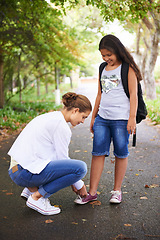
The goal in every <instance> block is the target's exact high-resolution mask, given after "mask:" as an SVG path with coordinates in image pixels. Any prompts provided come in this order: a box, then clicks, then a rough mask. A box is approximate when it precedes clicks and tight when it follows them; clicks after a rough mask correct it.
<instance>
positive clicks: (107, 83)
mask: <svg viewBox="0 0 160 240" xmlns="http://www.w3.org/2000/svg"><path fill="white" fill-rule="evenodd" d="M101 83H102V88H103V91H104V92H105V93H108V92H109V91H110V90H111V89H113V88H116V87H117V86H118V85H119V84H120V78H119V77H118V76H117V75H111V76H106V75H103V76H102V78H101Z"/></svg>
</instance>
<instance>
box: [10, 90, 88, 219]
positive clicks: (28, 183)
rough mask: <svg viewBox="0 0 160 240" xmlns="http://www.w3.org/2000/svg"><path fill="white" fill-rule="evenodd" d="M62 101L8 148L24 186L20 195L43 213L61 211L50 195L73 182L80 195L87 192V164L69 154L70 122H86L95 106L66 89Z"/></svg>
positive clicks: (14, 170)
mask: <svg viewBox="0 0 160 240" xmlns="http://www.w3.org/2000/svg"><path fill="white" fill-rule="evenodd" d="M62 101H63V104H64V108H63V110H62V111H56V112H50V113H46V114H42V115H40V116H38V117H36V118H34V119H33V120H32V121H31V122H30V123H29V124H28V125H27V126H26V127H25V128H24V130H23V131H22V132H21V134H20V135H19V136H18V138H17V139H16V141H15V142H14V144H13V146H12V147H11V149H10V151H9V152H8V154H9V155H10V156H11V164H10V168H9V175H10V177H11V179H12V180H13V181H14V182H15V183H16V184H17V185H19V186H22V187H25V188H24V190H23V192H22V193H21V197H23V198H26V199H27V202H26V204H27V206H28V207H29V208H32V209H34V210H36V211H38V212H39V213H41V214H43V215H53V214H58V213H59V212H60V208H59V207H54V206H51V204H50V202H49V199H48V197H50V196H51V195H52V194H54V193H55V192H57V191H59V190H60V189H62V188H65V187H67V186H70V185H73V186H72V188H73V191H74V192H76V193H77V194H79V195H80V196H81V197H84V196H86V195H87V192H86V187H85V185H84V183H83V181H82V180H81V179H82V178H83V177H84V176H85V175H86V173H87V166H86V164H85V163H84V162H83V161H80V160H73V159H70V158H69V156H68V146H69V143H70V139H71V130H70V127H69V126H68V123H71V125H72V126H76V125H78V124H80V123H83V122H84V120H85V119H86V118H87V117H88V115H89V114H90V112H91V110H92V106H91V103H90V101H89V100H88V98H87V97H85V96H83V95H79V94H78V95H77V94H76V93H66V94H65V95H64V96H63V97H62Z"/></svg>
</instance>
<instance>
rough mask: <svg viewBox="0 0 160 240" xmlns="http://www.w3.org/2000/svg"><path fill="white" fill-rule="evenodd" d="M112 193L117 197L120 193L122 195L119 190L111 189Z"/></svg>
mask: <svg viewBox="0 0 160 240" xmlns="http://www.w3.org/2000/svg"><path fill="white" fill-rule="evenodd" d="M111 194H114V195H115V197H119V195H120V192H119V191H114V190H113V191H111Z"/></svg>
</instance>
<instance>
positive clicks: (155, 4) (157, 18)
mask: <svg viewBox="0 0 160 240" xmlns="http://www.w3.org/2000/svg"><path fill="white" fill-rule="evenodd" d="M81 2H83V3H84V2H85V3H86V5H93V6H96V7H97V8H99V9H100V12H101V15H102V16H103V18H104V20H105V21H106V22H109V21H113V20H114V19H118V20H119V21H120V22H122V23H125V22H126V21H127V22H128V21H130V22H131V23H134V24H138V23H140V24H141V25H142V27H141V29H143V31H144V32H146V31H148V34H147V35H149V37H148V39H149V41H146V39H145V37H146V36H144V38H143V41H144V43H145V46H146V48H145V50H146V51H147V55H146V56H147V59H146V58H145V59H146V62H143V64H145V66H144V68H145V71H143V74H144V80H145V83H146V94H147V97H148V98H151V99H154V98H155V97H156V96H155V79H154V67H155V63H156V60H157V56H158V44H159V42H160V14H159V13H160V1H159V0H141V1H139V0H133V1H130V0H119V1H115V0H102V1H99V0H86V1H81V0H75V1H74V2H73V1H71V0H68V1H67V0H55V1H54V3H55V4H56V5H60V6H61V7H62V8H63V9H65V4H66V3H69V4H70V5H71V6H74V5H77V4H79V3H81ZM144 26H145V27H144ZM151 89H152V91H151Z"/></svg>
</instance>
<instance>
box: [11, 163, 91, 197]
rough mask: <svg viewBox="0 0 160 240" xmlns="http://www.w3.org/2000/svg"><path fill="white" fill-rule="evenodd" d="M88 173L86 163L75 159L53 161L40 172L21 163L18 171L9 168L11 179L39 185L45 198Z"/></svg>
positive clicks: (28, 184)
mask: <svg viewBox="0 0 160 240" xmlns="http://www.w3.org/2000/svg"><path fill="white" fill-rule="evenodd" d="M86 173H87V165H86V163H85V162H83V161H80V160H74V159H66V160H55V161H51V162H50V163H48V165H47V166H46V167H45V168H44V169H43V171H41V172H40V173H39V174H33V173H31V172H29V171H28V170H26V169H23V168H22V167H21V166H20V165H19V164H18V170H17V171H16V172H14V173H13V172H12V169H10V170H9V175H10V177H11V179H12V180H13V181H14V182H15V183H16V184H17V185H19V186H22V187H38V188H39V189H38V192H39V193H40V194H41V195H42V196H43V197H45V198H48V197H49V196H51V195H52V194H53V193H55V192H57V191H59V190H60V189H62V188H65V187H68V186H70V185H72V184H74V183H75V182H77V181H79V180H80V179H82V178H83V177H84V176H85V175H86Z"/></svg>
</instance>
